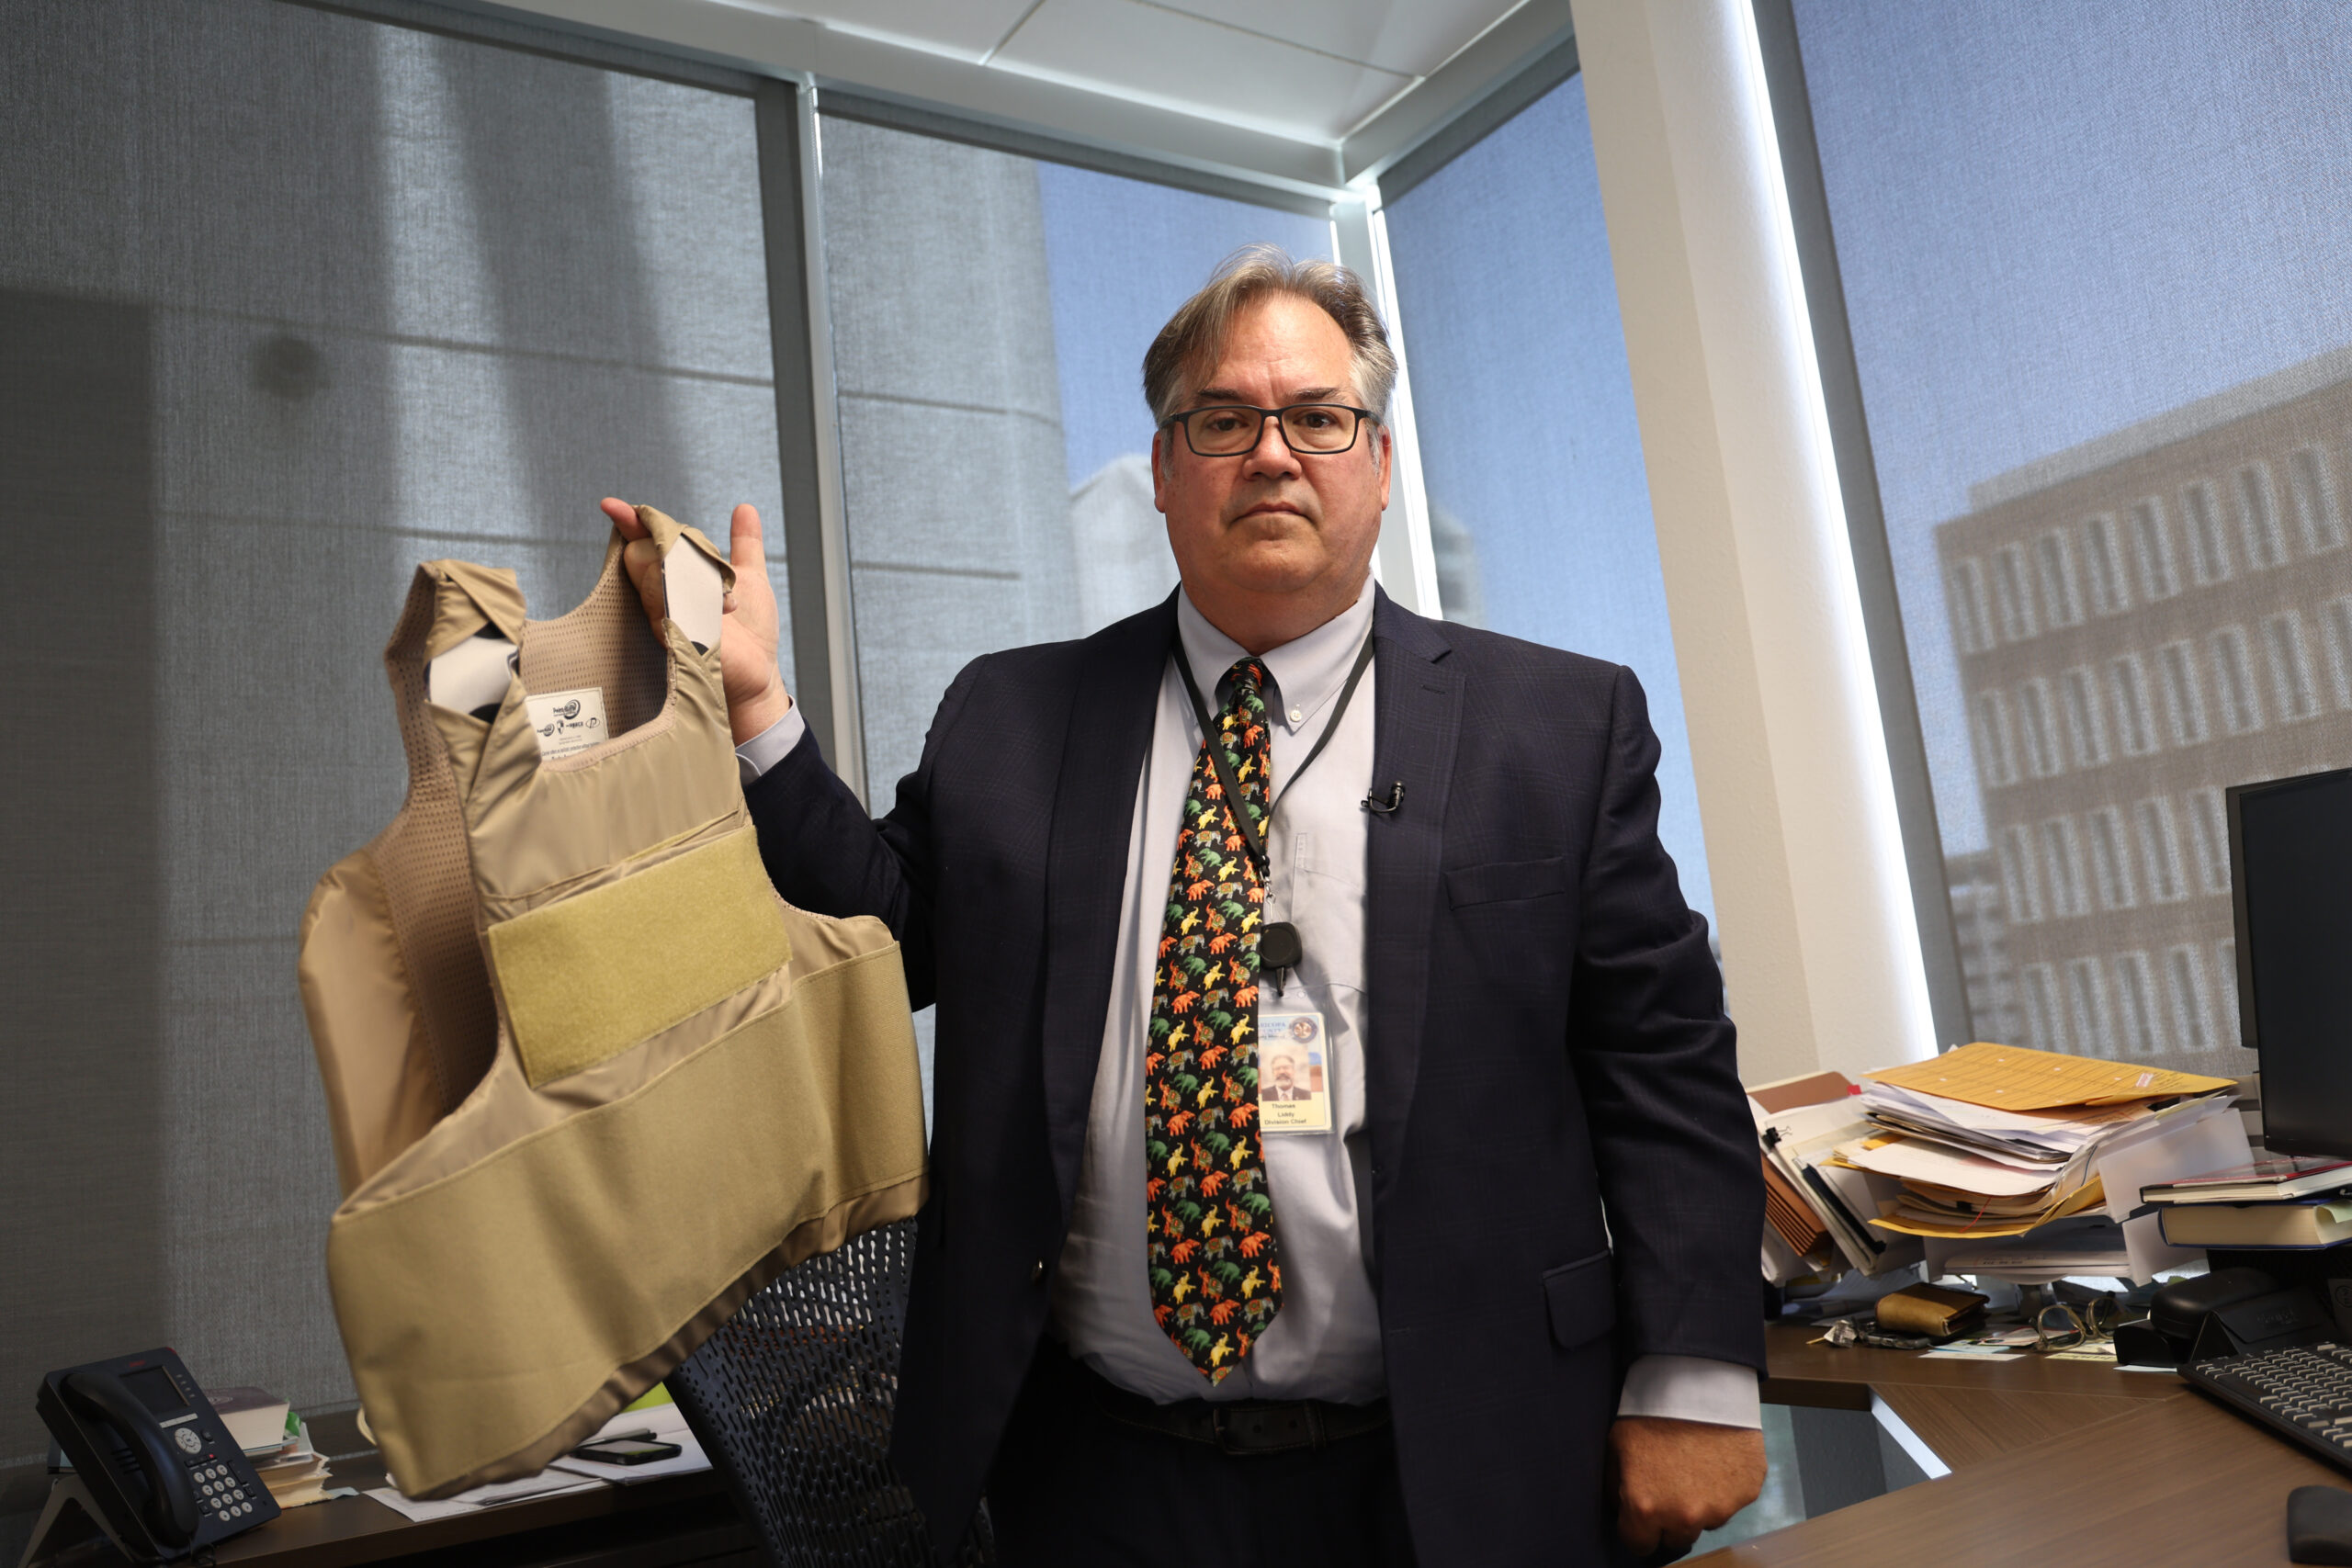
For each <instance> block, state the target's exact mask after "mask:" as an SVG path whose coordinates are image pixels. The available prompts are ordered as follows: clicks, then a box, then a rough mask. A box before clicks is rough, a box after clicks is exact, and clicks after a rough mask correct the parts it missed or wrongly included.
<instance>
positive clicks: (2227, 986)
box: [2213, 937, 2245, 1045]
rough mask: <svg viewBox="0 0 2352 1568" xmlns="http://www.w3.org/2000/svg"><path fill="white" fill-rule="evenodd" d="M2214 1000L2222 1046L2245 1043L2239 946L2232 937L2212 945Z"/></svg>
mask: <svg viewBox="0 0 2352 1568" xmlns="http://www.w3.org/2000/svg"><path fill="white" fill-rule="evenodd" d="M2213 974H2214V976H2215V978H2214V982H2213V991H2214V1000H2215V1001H2216V1002H2217V1003H2218V1004H2220V1009H2221V1017H2220V1019H2219V1020H2217V1021H2216V1023H2215V1031H2216V1032H2217V1034H2218V1035H2219V1037H2220V1043H2222V1044H2223V1045H2240V1044H2243V1043H2245V1041H2244V1038H2243V1036H2244V1019H2243V1016H2242V1015H2241V1014H2240V1013H2239V1011H2238V1008H2239V998H2238V944H2237V939H2236V938H2235V937H2232V938H2230V939H2229V940H2227V941H2225V942H2215V943H2214V944H2213Z"/></svg>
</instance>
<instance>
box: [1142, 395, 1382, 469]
mask: <svg viewBox="0 0 2352 1568" xmlns="http://www.w3.org/2000/svg"><path fill="white" fill-rule="evenodd" d="M1300 409H1337V410H1339V411H1340V412H1343V413H1351V414H1353V415H1355V416H1356V423H1355V428H1354V429H1353V430H1351V431H1350V432H1349V433H1348V444H1347V445H1346V446H1330V447H1317V446H1309V447H1306V448H1305V449H1303V450H1302V449H1301V448H1300V447H1299V446H1296V445H1295V444H1294V443H1293V442H1292V440H1291V438H1290V429H1289V427H1288V426H1286V425H1285V424H1283V420H1282V416H1283V415H1284V414H1286V413H1293V412H1296V411H1298V410H1300ZM1204 413H1254V414H1256V415H1257V416H1258V428H1257V429H1256V430H1255V431H1253V432H1252V433H1251V434H1250V444H1249V445H1248V446H1237V447H1235V448H1234V449H1233V450H1232V451H1230V452H1204V451H1202V450H1201V448H1200V445H1199V443H1197V442H1195V441H1194V440H1193V423H1192V422H1193V416H1194V415H1195V414H1204ZM1270 419H1271V420H1272V421H1273V422H1274V428H1275V429H1276V430H1278V431H1281V432H1282V437H1283V446H1287V447H1289V448H1290V450H1291V452H1292V453H1293V454H1294V455H1295V456H1297V457H1340V456H1343V455H1344V454H1346V453H1349V452H1352V451H1354V450H1355V449H1356V443H1357V442H1359V441H1361V440H1363V427H1364V425H1365V424H1366V423H1374V424H1377V423H1380V416H1379V415H1378V414H1376V413H1374V412H1372V411H1371V410H1370V409H1360V408H1358V407H1356V406H1355V405H1354V404H1353V403H1329V402H1311V403H1285V404H1283V406H1282V407H1281V408H1278V409H1261V408H1259V407H1258V406H1257V405H1255V404H1254V403H1208V404H1205V405H1204V406H1203V407H1200V408H1196V409H1185V410H1184V411H1183V412H1181V413H1171V414H1170V415H1169V416H1168V417H1167V418H1166V419H1163V420H1161V421H1160V422H1159V428H1160V429H1161V430H1163V431H1165V430H1166V429H1167V428H1168V427H1169V426H1170V425H1171V424H1179V425H1182V426H1183V427H1184V445H1185V446H1188V447H1190V448H1191V449H1192V453H1193V457H1248V456H1249V455H1250V453H1252V452H1255V451H1256V450H1257V449H1258V447H1259V446H1260V444H1261V443H1262V442H1263V441H1264V440H1265V439H1266V422H1267V421H1268V420H1270Z"/></svg>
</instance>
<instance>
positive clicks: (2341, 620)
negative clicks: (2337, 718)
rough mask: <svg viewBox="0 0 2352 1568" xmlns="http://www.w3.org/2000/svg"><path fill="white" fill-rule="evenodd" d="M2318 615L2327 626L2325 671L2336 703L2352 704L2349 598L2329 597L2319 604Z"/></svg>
mask: <svg viewBox="0 0 2352 1568" xmlns="http://www.w3.org/2000/svg"><path fill="white" fill-rule="evenodd" d="M2319 616H2320V625H2321V626H2324V627H2325V628H2326V630H2327V673H2328V679H2329V681H2330V682H2332V683H2333V684H2334V686H2335V705H2336V706H2337V707H2339V708H2352V598H2341V599H2330V600H2329V601H2328V602H2327V603H2326V604H2323V605H2321V606H2320V610H2319Z"/></svg>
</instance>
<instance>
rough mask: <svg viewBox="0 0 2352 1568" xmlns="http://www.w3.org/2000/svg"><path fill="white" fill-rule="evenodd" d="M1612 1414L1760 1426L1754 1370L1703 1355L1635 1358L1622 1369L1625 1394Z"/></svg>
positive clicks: (1759, 1400) (1761, 1416)
mask: <svg viewBox="0 0 2352 1568" xmlns="http://www.w3.org/2000/svg"><path fill="white" fill-rule="evenodd" d="M1617 1414H1618V1415H1620V1416H1660V1417H1663V1418H1664V1419H1666V1420H1669V1421H1704V1422H1707V1423H1708V1424H1709V1425H1711V1426H1716V1427H1762V1426H1763V1425H1764V1410H1763V1400H1762V1398H1761V1396H1760V1394H1759V1393H1758V1389H1757V1386H1756V1371H1755V1369H1754V1368H1752V1367H1743V1366H1741V1365H1739V1364H1738V1363H1737V1362H1735V1361H1711V1360H1708V1359H1706V1358H1705V1357H1703V1356H1641V1357H1637V1358H1635V1359H1634V1364H1633V1365H1632V1366H1630V1367H1628V1368H1626V1369H1625V1392H1624V1393H1623V1394H1621V1395H1619V1396H1618V1400H1617Z"/></svg>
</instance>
